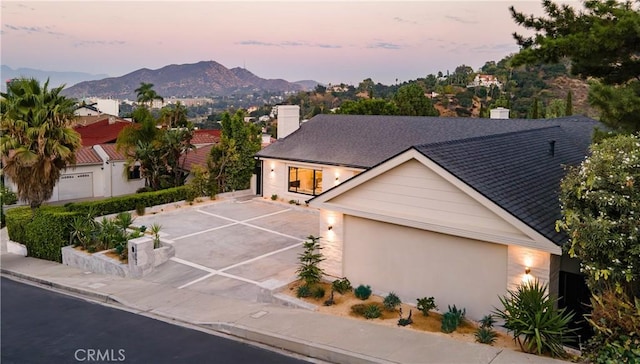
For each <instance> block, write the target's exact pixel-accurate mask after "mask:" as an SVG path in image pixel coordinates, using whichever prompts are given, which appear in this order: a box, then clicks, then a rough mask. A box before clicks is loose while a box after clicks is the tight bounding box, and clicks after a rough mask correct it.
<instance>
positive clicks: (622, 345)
mask: <svg viewBox="0 0 640 364" xmlns="http://www.w3.org/2000/svg"><path fill="white" fill-rule="evenodd" d="M591 305H592V307H593V311H592V312H591V316H590V317H589V318H587V321H589V323H590V324H591V326H592V327H593V329H594V335H593V337H592V338H591V340H590V341H589V343H588V344H587V348H586V352H587V357H588V358H589V359H591V360H592V361H593V362H595V363H637V362H638V361H639V359H638V358H640V299H639V298H637V297H636V298H635V299H634V302H633V303H632V302H631V301H630V300H628V299H627V298H626V297H625V295H624V294H620V293H616V292H615V291H613V290H608V291H605V292H603V293H602V294H601V295H594V296H593V298H592V299H591Z"/></svg>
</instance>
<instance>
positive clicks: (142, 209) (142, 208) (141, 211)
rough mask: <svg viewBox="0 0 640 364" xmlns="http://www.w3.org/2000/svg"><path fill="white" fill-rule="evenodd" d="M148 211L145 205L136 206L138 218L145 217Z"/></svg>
mask: <svg viewBox="0 0 640 364" xmlns="http://www.w3.org/2000/svg"><path fill="white" fill-rule="evenodd" d="M146 209H147V208H146V207H145V206H144V204H141V203H139V204H137V205H136V214H138V216H142V215H144V213H145V211H146Z"/></svg>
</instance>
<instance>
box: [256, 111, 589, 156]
mask: <svg viewBox="0 0 640 364" xmlns="http://www.w3.org/2000/svg"><path fill="white" fill-rule="evenodd" d="M553 125H557V126H560V127H561V128H566V127H568V126H571V130H572V134H571V135H569V137H570V138H571V139H573V140H574V142H575V143H577V144H578V145H579V146H580V147H581V148H583V149H584V150H585V151H586V149H587V148H588V145H589V142H590V135H591V133H592V131H593V128H594V127H595V126H597V125H600V124H599V123H597V122H596V121H595V120H593V119H590V118H587V117H584V116H570V117H564V118H557V119H538V120H531V119H508V120H497V119H476V118H445V117H411V116H380V115H366V116H365V115H328V114H321V115H317V116H315V117H313V118H312V119H310V120H309V121H307V122H306V123H303V124H302V125H301V127H300V128H299V129H298V130H296V131H295V132H294V133H292V134H291V135H289V136H288V137H286V138H284V139H280V140H277V141H275V142H274V143H273V144H271V145H269V146H267V147H265V148H264V149H262V150H261V151H259V152H258V153H257V156H259V157H264V158H275V159H284V160H291V161H301V162H312V163H319V164H327V165H341V166H349V167H358V168H370V167H372V166H374V165H376V164H378V163H380V162H381V161H383V160H386V159H388V158H390V157H392V156H394V155H396V154H398V153H400V152H402V151H404V150H406V149H407V148H409V147H411V146H414V145H422V144H429V143H438V142H446V141H453V140H459V139H466V138H473V137H480V136H489V135H495V134H501V133H508V132H515V131H524V130H532V129H536V128H540V127H545V126H553Z"/></svg>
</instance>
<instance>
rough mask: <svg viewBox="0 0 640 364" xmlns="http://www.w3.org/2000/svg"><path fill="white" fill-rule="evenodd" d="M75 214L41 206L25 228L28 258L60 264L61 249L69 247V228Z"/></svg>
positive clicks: (59, 208) (60, 208)
mask: <svg viewBox="0 0 640 364" xmlns="http://www.w3.org/2000/svg"><path fill="white" fill-rule="evenodd" d="M77 216H78V214H77V213H76V212H69V211H66V210H65V209H64V208H63V207H60V206H56V207H54V206H43V207H40V208H38V209H37V210H36V212H35V214H34V216H33V220H31V222H29V223H28V224H27V226H26V234H25V235H26V241H25V242H24V244H25V245H26V247H27V252H28V254H29V256H32V257H34V258H40V259H46V260H52V261H55V262H60V263H61V262H62V252H61V250H60V249H62V247H64V246H67V245H69V237H70V235H71V226H72V224H73V220H74V218H75V217H77Z"/></svg>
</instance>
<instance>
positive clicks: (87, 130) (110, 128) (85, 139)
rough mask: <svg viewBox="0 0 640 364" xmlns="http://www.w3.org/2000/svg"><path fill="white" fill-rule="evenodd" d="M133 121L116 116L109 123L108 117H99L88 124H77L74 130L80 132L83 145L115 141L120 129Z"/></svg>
mask: <svg viewBox="0 0 640 364" xmlns="http://www.w3.org/2000/svg"><path fill="white" fill-rule="evenodd" d="M129 125H133V123H131V122H129V121H126V120H124V119H120V118H116V119H115V122H114V123H111V124H110V123H109V117H107V118H103V119H100V120H98V121H95V122H93V123H91V124H88V125H77V126H75V127H74V130H75V131H77V132H78V133H80V137H81V138H82V145H83V146H85V147H88V146H92V145H96V144H103V143H112V142H115V141H116V139H117V138H118V134H119V133H120V131H122V129H124V128H126V127H127V126H129Z"/></svg>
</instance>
